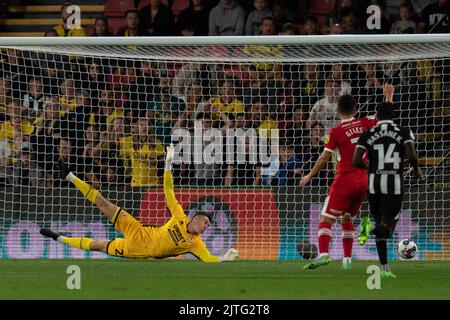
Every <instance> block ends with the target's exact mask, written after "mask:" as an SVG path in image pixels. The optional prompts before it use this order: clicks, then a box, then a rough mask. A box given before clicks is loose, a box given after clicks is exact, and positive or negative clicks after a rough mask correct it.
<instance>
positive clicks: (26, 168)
mask: <svg viewBox="0 0 450 320" xmlns="http://www.w3.org/2000/svg"><path fill="white" fill-rule="evenodd" d="M19 153H20V156H19V159H18V160H17V161H16V162H15V163H14V167H13V168H12V174H11V175H10V178H11V184H12V185H14V186H21V187H40V188H42V187H44V186H45V179H43V178H44V174H43V171H42V170H40V168H39V167H38V166H37V164H36V161H34V160H32V158H31V150H30V146H29V144H24V145H22V147H21V149H20V152H19Z"/></svg>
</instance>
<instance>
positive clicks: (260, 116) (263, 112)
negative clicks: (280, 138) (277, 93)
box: [249, 97, 277, 137]
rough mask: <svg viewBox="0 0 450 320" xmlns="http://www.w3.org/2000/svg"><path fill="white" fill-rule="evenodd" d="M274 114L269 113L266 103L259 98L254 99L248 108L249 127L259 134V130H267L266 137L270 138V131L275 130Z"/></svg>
mask: <svg viewBox="0 0 450 320" xmlns="http://www.w3.org/2000/svg"><path fill="white" fill-rule="evenodd" d="M274 116H275V115H274V114H273V113H269V107H268V105H267V101H265V99H263V98H261V97H254V98H253V100H252V104H251V106H250V115H249V118H250V119H249V120H250V123H251V127H252V128H253V129H255V130H256V131H257V133H258V134H260V132H261V129H266V130H268V132H267V134H268V137H270V136H271V132H270V130H275V129H277V122H276V121H275V120H274Z"/></svg>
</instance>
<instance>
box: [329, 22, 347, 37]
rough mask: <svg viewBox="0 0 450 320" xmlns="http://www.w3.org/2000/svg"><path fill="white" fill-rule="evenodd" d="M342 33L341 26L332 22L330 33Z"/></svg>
mask: <svg viewBox="0 0 450 320" xmlns="http://www.w3.org/2000/svg"><path fill="white" fill-rule="evenodd" d="M343 33H344V29H342V26H341V25H340V24H333V25H332V26H331V27H330V35H333V34H343Z"/></svg>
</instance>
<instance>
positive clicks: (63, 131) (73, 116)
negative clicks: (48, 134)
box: [55, 89, 91, 155]
mask: <svg viewBox="0 0 450 320" xmlns="http://www.w3.org/2000/svg"><path fill="white" fill-rule="evenodd" d="M74 104H75V108H74V109H73V110H70V111H68V112H66V113H65V114H64V115H63V116H62V117H61V118H60V119H59V121H58V122H57V124H56V125H55V133H56V134H57V135H59V137H63V138H65V139H71V140H72V141H71V142H72V143H71V147H72V149H73V151H75V153H76V154H77V155H81V153H82V151H83V147H84V127H85V124H87V123H88V122H89V114H90V111H91V110H90V109H91V106H90V103H89V93H88V92H87V91H86V90H83V89H78V90H77V91H76V93H75V103H74Z"/></svg>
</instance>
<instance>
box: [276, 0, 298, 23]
mask: <svg viewBox="0 0 450 320" xmlns="http://www.w3.org/2000/svg"><path fill="white" fill-rule="evenodd" d="M294 15H295V13H294V12H289V10H288V9H287V8H286V7H285V6H284V3H283V2H282V1H275V2H273V3H272V17H273V19H274V20H275V24H276V26H277V30H280V29H281V27H282V26H283V25H284V24H285V23H294V21H295V16H294Z"/></svg>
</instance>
